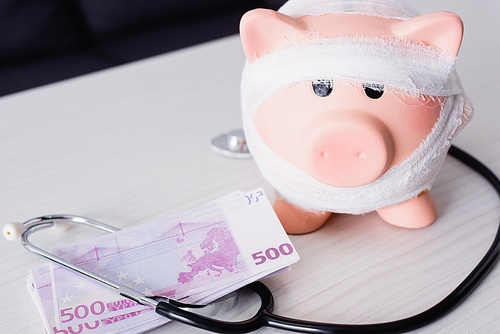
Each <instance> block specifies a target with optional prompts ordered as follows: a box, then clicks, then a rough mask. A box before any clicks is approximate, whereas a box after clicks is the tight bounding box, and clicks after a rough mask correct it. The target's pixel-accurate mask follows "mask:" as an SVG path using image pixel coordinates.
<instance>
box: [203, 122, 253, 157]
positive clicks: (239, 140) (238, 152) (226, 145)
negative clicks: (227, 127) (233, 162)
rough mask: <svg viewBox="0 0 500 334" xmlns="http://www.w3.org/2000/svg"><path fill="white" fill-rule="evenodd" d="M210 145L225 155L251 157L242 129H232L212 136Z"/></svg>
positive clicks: (215, 150)
mask: <svg viewBox="0 0 500 334" xmlns="http://www.w3.org/2000/svg"><path fill="white" fill-rule="evenodd" d="M210 147H211V148H212V150H213V151H214V152H216V153H218V154H221V155H224V156H226V157H231V158H242V159H246V158H250V157H251V155H250V152H249V151H248V147H247V143H246V140H245V133H244V132H243V130H242V129H236V130H232V131H230V132H229V133H227V134H222V135H220V136H217V137H215V138H213V139H212V142H211V143H210Z"/></svg>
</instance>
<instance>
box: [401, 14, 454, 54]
mask: <svg viewBox="0 0 500 334" xmlns="http://www.w3.org/2000/svg"><path fill="white" fill-rule="evenodd" d="M393 33H394V34H395V35H396V36H398V37H408V38H411V39H413V40H417V41H420V42H423V43H425V44H428V45H432V46H435V47H438V48H440V49H441V50H444V51H446V52H447V53H448V54H449V55H450V56H452V57H456V56H457V54H458V50H459V49H460V44H461V43H462V36H463V23H462V20H461V19H460V17H459V16H458V15H457V14H454V13H450V12H435V13H429V14H425V15H421V16H417V17H415V18H413V19H410V20H408V21H404V22H401V23H398V24H396V25H395V26H394V28H393Z"/></svg>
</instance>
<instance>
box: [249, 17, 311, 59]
mask: <svg viewBox="0 0 500 334" xmlns="http://www.w3.org/2000/svg"><path fill="white" fill-rule="evenodd" d="M305 29H306V24H305V23H303V22H302V21H299V20H297V19H294V18H291V17H289V16H287V15H284V14H281V13H278V12H275V11H274V10H270V9H254V10H251V11H249V12H247V13H246V14H245V15H243V17H242V18H241V22H240V36H241V43H242V44H243V50H244V51H245V56H246V57H247V60H248V62H249V63H252V62H254V61H255V60H256V59H258V58H259V57H261V56H263V55H265V54H267V53H269V52H270V51H273V50H277V49H281V48H283V47H285V46H287V45H289V44H290V43H291V41H296V39H297V34H298V32H300V31H301V30H305Z"/></svg>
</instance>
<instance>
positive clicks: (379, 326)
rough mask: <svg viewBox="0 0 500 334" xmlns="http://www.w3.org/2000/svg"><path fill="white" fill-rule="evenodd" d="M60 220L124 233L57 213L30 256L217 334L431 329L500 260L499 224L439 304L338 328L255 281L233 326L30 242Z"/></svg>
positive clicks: (34, 225)
mask: <svg viewBox="0 0 500 334" xmlns="http://www.w3.org/2000/svg"><path fill="white" fill-rule="evenodd" d="M448 153H449V154H450V155H451V156H453V157H455V158H457V159H458V160H460V161H461V162H463V163H464V164H466V165H468V166H469V167H471V168H472V169H474V170H475V171H477V172H478V173H479V174H481V175H482V176H483V177H484V178H486V180H488V181H489V182H490V184H491V185H492V186H493V188H494V189H495V191H496V192H497V194H498V196H499V197H500V180H499V179H498V178H497V177H496V175H495V174H494V173H493V172H491V171H490V170H489V169H488V168H487V167H486V166H485V165H484V164H482V163H481V162H479V161H478V160H477V159H475V158H473V157H472V156H471V155H469V154H468V153H466V152H464V151H462V150H461V149H459V148H457V147H456V146H453V145H452V146H451V148H450V150H449V152H448ZM56 220H69V221H72V222H76V223H80V224H84V225H87V226H91V227H95V228H99V229H101V230H104V231H107V232H116V231H119V229H117V228H115V227H112V226H110V225H106V224H103V223H101V222H98V221H95V220H92V219H88V218H84V217H79V216H73V215H53V216H44V217H38V218H33V219H31V220H29V221H27V222H25V223H24V224H23V225H24V228H25V231H24V233H23V234H22V244H23V246H24V247H25V248H26V249H27V250H28V251H30V252H32V253H35V254H37V255H39V256H42V257H44V258H46V259H48V260H50V261H53V262H55V263H58V264H59V265H61V266H63V267H66V268H68V269H70V270H73V271H76V272H78V273H80V274H82V275H84V276H87V277H89V278H91V279H94V280H97V281H98V282H100V283H102V284H104V285H106V286H108V287H110V288H113V289H115V290H117V291H118V292H119V293H120V294H121V295H122V296H124V297H127V298H129V299H132V300H134V301H136V302H138V303H140V304H142V305H146V306H149V307H153V308H155V311H156V313H158V314H159V315H162V316H164V317H167V318H169V319H171V320H175V321H178V322H181V323H184V324H187V325H190V326H194V327H197V328H200V329H204V330H207V331H212V332H217V333H234V334H237V333H249V332H252V331H255V330H257V329H259V328H261V327H272V328H276V329H282V330H287V331H292V332H299V333H315V334H352V333H370V334H377V333H380V334H382V333H384V334H391V333H405V332H409V331H411V330H415V329H417V328H421V327H423V326H426V325H428V324H430V323H432V322H433V321H435V320H437V319H439V318H441V317H443V316H444V315H446V314H447V313H449V312H450V311H452V310H453V309H454V308H455V307H456V306H458V305H459V304H460V303H461V302H462V301H463V300H464V299H465V298H467V296H469V294H470V293H471V292H472V291H473V290H474V289H475V288H476V287H477V285H478V284H479V283H480V282H481V281H482V280H483V279H484V278H485V277H486V275H487V274H488V273H489V272H490V270H491V269H492V268H493V266H494V264H495V263H496V262H497V261H498V258H499V256H500V223H499V226H498V230H497V232H496V236H495V238H494V241H493V243H492V245H491V246H490V248H489V249H488V251H487V252H486V254H485V255H484V256H483V258H482V259H481V261H480V262H479V263H478V264H477V265H476V267H475V268H474V269H473V270H472V272H471V273H470V274H469V275H468V276H467V277H466V278H465V279H464V280H463V281H462V283H460V285H458V287H457V288H455V289H454V290H453V291H452V292H451V293H450V294H449V295H448V296H447V297H445V298H444V299H443V300H441V301H440V302H439V303H437V304H436V305H434V306H432V307H431V308H429V309H427V310H426V311H423V312H422V313H419V314H416V315H414V316H411V317H408V318H405V319H401V320H396V321H391V322H385V323H375V324H334V323H321V322H312V321H307V320H300V319H292V318H287V317H283V316H280V315H277V314H274V313H273V310H274V298H273V295H272V293H271V291H270V290H269V289H268V288H267V287H266V286H265V285H264V284H263V283H261V282H253V283H251V284H249V285H247V288H249V289H250V290H252V291H253V292H254V293H256V294H257V295H258V296H259V297H260V299H261V305H260V307H259V309H258V311H257V312H256V313H255V315H254V316H253V317H251V318H249V319H247V320H243V321H237V322H231V321H223V320H217V319H213V318H210V317H206V316H203V315H200V314H197V313H194V312H190V311H188V310H189V309H196V308H200V307H203V306H200V305H189V304H184V303H181V302H178V301H175V300H171V299H168V298H164V297H161V296H146V295H144V294H142V293H140V292H138V291H135V290H132V289H130V288H129V287H127V286H123V285H120V284H118V283H115V282H113V281H110V280H108V279H106V278H104V277H101V276H99V275H96V274H94V273H92V272H90V271H88V270H86V269H84V268H81V267H79V266H77V265H74V264H72V263H69V262H67V261H65V260H63V259H61V258H59V257H57V256H55V255H53V254H51V253H48V252H46V251H44V250H42V249H40V248H38V247H36V246H34V245H33V244H31V243H30V242H29V240H28V237H29V235H30V234H31V233H32V232H34V231H36V230H39V229H43V228H47V227H51V226H53V225H54V221H56Z"/></svg>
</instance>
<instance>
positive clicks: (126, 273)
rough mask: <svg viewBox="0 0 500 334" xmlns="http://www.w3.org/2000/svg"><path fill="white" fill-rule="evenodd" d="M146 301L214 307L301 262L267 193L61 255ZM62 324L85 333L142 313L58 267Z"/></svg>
mask: <svg viewBox="0 0 500 334" xmlns="http://www.w3.org/2000/svg"><path fill="white" fill-rule="evenodd" d="M53 253H54V254H56V255H58V256H60V257H62V258H63V259H65V260H67V261H69V262H72V263H75V264H78V265H80V266H82V267H84V268H86V269H88V270H90V271H92V272H94V273H96V274H99V275H103V276H105V277H107V278H108V279H110V280H113V281H115V282H117V283H120V284H123V285H127V286H129V287H131V288H133V289H135V290H138V291H140V292H143V293H144V294H146V295H162V296H165V297H169V298H173V299H176V300H180V301H183V302H187V303H202V304H204V303H207V302H210V301H212V300H214V299H216V298H219V297H221V296H223V295H225V294H227V293H229V292H231V291H234V290H236V289H238V288H240V287H242V286H244V285H246V284H248V283H250V282H252V281H255V280H259V279H261V278H263V277H265V276H268V275H271V274H272V273H274V272H279V271H280V270H283V268H286V267H288V266H289V265H291V264H292V263H294V262H296V261H297V260H298V259H299V257H298V254H297V252H296V250H295V249H294V247H293V245H292V244H291V242H290V240H289V238H288V236H287V235H286V233H285V232H284V230H283V228H282V226H281V224H280V223H279V220H278V219H277V217H276V215H275V213H274V211H273V209H272V207H271V205H270V203H269V201H268V199H267V197H266V195H265V194H264V192H263V191H262V189H257V190H254V191H251V192H248V193H243V192H241V191H238V192H234V193H231V194H228V195H226V196H224V197H222V198H219V199H218V200H216V201H213V202H211V203H208V204H206V205H203V206H201V207H199V208H196V209H193V210H189V211H186V212H183V213H180V214H177V215H173V216H170V217H166V218H163V219H159V220H155V221H152V222H150V223H146V224H142V225H139V226H135V227H132V228H127V229H125V230H122V231H119V232H116V233H110V234H106V235H103V236H100V237H98V238H94V239H90V240H86V241H82V242H79V243H75V244H71V245H67V246H64V247H61V248H58V249H55V250H53ZM51 275H52V293H53V296H52V298H53V303H54V315H55V323H56V324H57V325H58V326H61V327H62V326H78V325H81V324H85V323H87V322H88V321H103V320H104V319H110V318H113V317H116V316H121V315H127V314H132V313H133V312H142V311H143V310H144V309H145V307H144V306H141V305H138V304H136V303H133V302H130V301H128V300H125V299H124V298H123V297H121V296H119V295H117V294H116V293H114V292H113V291H111V290H109V291H107V289H108V288H106V287H104V286H102V285H100V284H98V283H94V282H92V281H89V280H88V279H87V278H84V277H83V276H80V275H77V274H74V273H69V272H68V270H67V269H64V268H61V267H58V266H54V267H53V270H52V272H51Z"/></svg>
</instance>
